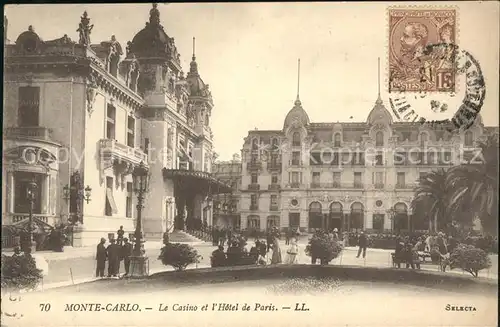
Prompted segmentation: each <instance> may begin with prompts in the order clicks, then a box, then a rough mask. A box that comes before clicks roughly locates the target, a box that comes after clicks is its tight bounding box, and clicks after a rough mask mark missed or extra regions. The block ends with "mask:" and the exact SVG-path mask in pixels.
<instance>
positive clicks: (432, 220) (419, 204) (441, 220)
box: [411, 169, 450, 232]
mask: <svg viewBox="0 0 500 327" xmlns="http://www.w3.org/2000/svg"><path fill="white" fill-rule="evenodd" d="M446 177H447V173H446V171H445V170H444V169H439V170H437V171H433V172H430V173H428V174H426V175H425V176H423V177H421V178H420V180H419V185H418V186H417V187H416V188H415V195H414V198H413V201H412V203H411V207H412V210H413V211H416V212H425V213H426V214H427V216H428V217H429V231H430V232H437V231H438V229H439V227H443V226H445V225H447V224H448V223H449V222H450V221H449V220H450V219H449V218H450V215H449V200H450V190H449V188H448V187H447V186H448V185H447V184H446Z"/></svg>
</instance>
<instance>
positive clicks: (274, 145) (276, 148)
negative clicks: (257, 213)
mask: <svg viewBox="0 0 500 327" xmlns="http://www.w3.org/2000/svg"><path fill="white" fill-rule="evenodd" d="M278 149H279V145H278V139H273V142H272V147H271V150H272V151H276V150H278Z"/></svg>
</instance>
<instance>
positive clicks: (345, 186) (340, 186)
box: [310, 182, 364, 189]
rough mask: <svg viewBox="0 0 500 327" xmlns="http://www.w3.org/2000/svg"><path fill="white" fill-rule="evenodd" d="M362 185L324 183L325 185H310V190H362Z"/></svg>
mask: <svg viewBox="0 0 500 327" xmlns="http://www.w3.org/2000/svg"><path fill="white" fill-rule="evenodd" d="M363 187H364V186H363V184H353V183H352V182H351V183H341V182H325V183H311V186H310V188H312V189H318V188H321V189H325V188H330V189H331V188H333V189H363Z"/></svg>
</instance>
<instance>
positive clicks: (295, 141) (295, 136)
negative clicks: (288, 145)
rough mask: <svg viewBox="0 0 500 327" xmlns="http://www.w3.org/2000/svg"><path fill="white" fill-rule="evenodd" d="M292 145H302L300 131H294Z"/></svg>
mask: <svg viewBox="0 0 500 327" xmlns="http://www.w3.org/2000/svg"><path fill="white" fill-rule="evenodd" d="M292 146H300V133H299V132H294V133H293V134H292Z"/></svg>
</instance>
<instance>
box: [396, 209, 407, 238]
mask: <svg viewBox="0 0 500 327" xmlns="http://www.w3.org/2000/svg"><path fill="white" fill-rule="evenodd" d="M394 230H396V231H397V232H398V233H399V232H400V231H402V230H408V206H407V205H406V204H405V203H402V202H398V203H396V204H395V205H394Z"/></svg>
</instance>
